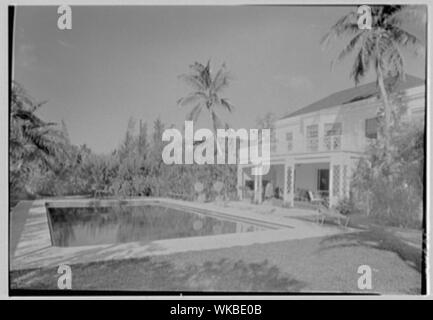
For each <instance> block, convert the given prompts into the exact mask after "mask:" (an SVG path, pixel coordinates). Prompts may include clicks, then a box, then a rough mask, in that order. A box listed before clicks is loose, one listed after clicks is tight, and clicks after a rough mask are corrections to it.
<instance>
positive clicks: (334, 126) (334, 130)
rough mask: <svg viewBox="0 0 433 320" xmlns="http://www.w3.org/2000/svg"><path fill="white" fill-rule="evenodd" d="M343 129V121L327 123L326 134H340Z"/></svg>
mask: <svg viewBox="0 0 433 320" xmlns="http://www.w3.org/2000/svg"><path fill="white" fill-rule="evenodd" d="M342 131H343V130H342V126H341V122H335V123H327V124H325V136H339V135H341V133H342Z"/></svg>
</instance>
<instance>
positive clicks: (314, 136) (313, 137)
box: [307, 124, 319, 151]
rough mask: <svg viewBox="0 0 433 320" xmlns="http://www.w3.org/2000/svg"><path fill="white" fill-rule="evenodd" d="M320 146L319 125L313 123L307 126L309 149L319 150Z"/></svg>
mask: <svg viewBox="0 0 433 320" xmlns="http://www.w3.org/2000/svg"><path fill="white" fill-rule="evenodd" d="M318 148H319V126H318V125H317V124H313V125H310V126H307V149H308V150H310V151H317V149H318Z"/></svg>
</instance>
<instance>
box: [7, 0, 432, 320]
mask: <svg viewBox="0 0 433 320" xmlns="http://www.w3.org/2000/svg"><path fill="white" fill-rule="evenodd" d="M5 8H6V9H7V11H8V12H7V15H6V16H7V17H8V27H9V29H8V32H6V30H3V32H4V34H5V36H6V34H7V36H6V38H8V43H9V47H8V49H6V48H3V50H2V51H3V53H4V55H5V56H6V57H7V58H8V61H9V63H8V67H9V68H8V72H9V74H8V81H9V82H8V83H7V84H6V83H3V84H2V85H4V86H5V88H7V90H9V92H8V93H6V94H7V96H6V97H5V98H8V108H6V107H5V106H4V107H3V108H4V109H5V112H4V114H6V112H7V114H8V118H2V126H3V124H4V127H5V130H4V131H5V134H6V135H7V138H5V139H4V140H5V141H7V142H6V145H5V146H3V147H4V149H3V150H4V152H3V153H4V154H6V152H7V154H8V156H7V157H8V159H7V161H8V162H7V163H6V164H5V165H6V166H5V168H4V169H5V172H6V170H7V172H6V173H5V177H7V179H6V180H7V181H8V182H7V185H6V182H5V187H7V188H8V192H6V191H5V190H6V189H5V190H2V193H4V196H5V199H6V198H7V197H8V205H6V204H5V205H4V206H3V210H2V211H6V210H7V211H8V212H7V213H6V212H3V213H4V214H3V216H4V217H5V219H6V216H7V222H6V220H5V223H6V224H5V226H4V230H3V228H2V233H4V234H7V235H8V243H7V244H4V246H5V247H6V252H8V256H7V257H6V256H5V257H4V258H5V259H4V260H5V263H7V264H8V266H7V269H6V270H7V273H8V284H7V287H8V288H7V289H6V291H7V292H8V293H7V294H8V295H9V296H12V297H13V296H22V295H26V296H29V295H30V296H38V297H40V296H57V295H59V296H65V295H68V293H70V294H74V293H75V294H78V293H79V295H80V296H86V295H89V296H95V295H96V296H98V295H114V296H119V295H120V296H122V295H125V296H128V295H136V296H147V297H151V298H152V297H158V296H167V295H168V296H171V297H172V298H173V297H176V296H188V295H191V296H195V297H199V296H212V295H215V296H219V297H221V296H223V297H226V298H230V297H231V296H240V295H242V296H246V297H248V296H253V295H254V296H257V295H259V296H276V297H280V298H284V297H289V296H300V297H302V296H311V295H321V296H323V295H325V296H326V295H333V296H335V295H336V296H340V295H341V296H348V295H351V296H352V295H355V296H374V297H376V296H382V297H383V296H385V297H386V296H397V297H414V296H415V297H416V296H425V295H427V294H429V290H428V284H429V279H430V275H429V274H428V246H427V239H428V238H427V234H428V232H429V225H428V221H429V218H430V217H428V201H427V195H428V190H427V186H428V182H427V181H428V176H427V175H426V172H427V166H428V163H427V162H428V161H426V160H427V159H426V158H427V157H429V155H428V153H427V145H428V135H427V131H428V129H427V128H428V122H429V118H428V112H427V110H428V108H427V107H428V102H429V101H430V97H429V95H430V91H429V90H428V88H429V85H430V84H429V83H428V81H429V74H428V73H429V72H430V71H429V70H430V69H429V65H430V59H429V55H428V53H429V50H430V49H431V48H429V41H428V40H429V37H431V35H430V36H429V35H428V31H431V30H428V25H429V22H430V21H429V18H430V17H428V13H429V11H430V12H431V9H432V7H431V5H428V4H427V3H424V4H423V3H422V2H419V3H417V4H412V3H410V2H408V3H407V4H402V3H398V4H393V3H387V2H386V3H382V4H374V3H371V2H369V3H366V4H362V3H361V2H358V1H345V2H344V3H343V2H340V3H338V4H334V3H332V2H329V3H327V2H321V3H320V4H319V3H315V4H314V3H313V4H302V3H295V2H293V3H291V2H287V3H285V4H283V3H280V4H278V5H272V4H266V3H261V4H256V3H251V4H236V3H235V4H234V5H229V4H224V5H217V4H212V5H209V4H206V5H204V4H203V5H200V4H199V3H194V5H189V4H187V3H180V2H179V3H178V4H170V5H161V6H160V5H154V4H152V5H150V4H139V3H136V2H135V3H131V4H127V3H123V2H120V1H119V3H118V4H96V3H95V4H92V5H83V4H80V5H78V4H77V5H74V4H73V3H71V4H70V5H67V4H64V3H59V4H56V5H54V4H52V3H50V4H47V5H42V4H37V5H36V4H28V3H26V4H25V5H24V4H23V5H21V4H12V3H10V4H9V5H8V6H7V7H5ZM5 101H6V99H5ZM6 109H7V111H6ZM6 125H8V129H6ZM5 157H6V156H5ZM2 169H3V168H2ZM6 200H7V199H6ZM173 306H174V307H173V309H172V310H171V311H170V314H171V315H188V312H192V313H194V312H195V313H194V315H195V317H200V316H202V312H206V310H201V309H200V308H198V309H194V310H193V309H188V308H186V307H182V306H181V305H177V304H175V303H173ZM230 310H231V309H230ZM236 310H238V311H237V312H238V313H239V314H243V313H241V309H239V307H238V309H236V308H235V311H236ZM208 311H209V310H208ZM220 311H221V313H224V310H223V309H221V310H220ZM232 311H233V310H232ZM242 312H245V313H246V314H256V315H257V314H260V312H261V308H260V304H253V305H250V306H247V307H246V309H245V310H244V309H242ZM215 313H217V314H218V310H215ZM203 317H204V315H203Z"/></svg>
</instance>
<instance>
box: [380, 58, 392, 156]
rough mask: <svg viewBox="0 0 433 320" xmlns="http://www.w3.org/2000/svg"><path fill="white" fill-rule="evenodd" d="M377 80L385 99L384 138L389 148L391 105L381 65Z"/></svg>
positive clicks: (386, 146)
mask: <svg viewBox="0 0 433 320" xmlns="http://www.w3.org/2000/svg"><path fill="white" fill-rule="evenodd" d="M377 81H378V83H379V89H380V94H381V96H382V100H383V107H384V111H385V128H384V133H383V134H384V138H385V148H386V150H388V147H389V140H390V138H391V137H390V127H391V105H390V104H389V100H388V93H387V92H386V88H385V81H384V79H383V73H382V68H381V67H380V66H379V68H378V69H377Z"/></svg>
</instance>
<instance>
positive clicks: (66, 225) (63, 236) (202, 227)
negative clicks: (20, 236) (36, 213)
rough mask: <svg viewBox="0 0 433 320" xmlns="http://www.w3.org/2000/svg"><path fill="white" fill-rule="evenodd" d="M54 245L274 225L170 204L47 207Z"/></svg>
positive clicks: (260, 228) (251, 229)
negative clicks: (184, 208) (195, 210)
mask: <svg viewBox="0 0 433 320" xmlns="http://www.w3.org/2000/svg"><path fill="white" fill-rule="evenodd" d="M47 213H48V221H49V225H50V236H51V242H52V245H53V246H58V247H77V246H90V245H99V244H119V243H128V242H137V241H138V242H140V243H143V244H146V243H150V242H152V241H154V240H161V239H175V238H187V237H203V236H209V235H219V234H230V233H244V232H255V231H265V230H270V229H273V228H272V227H268V226H263V224H255V223H251V222H246V221H239V220H234V219H230V218H228V217H221V216H218V215H209V214H207V213H206V214H205V213H200V212H192V210H182V209H177V208H172V207H170V206H166V205H163V204H159V203H152V204H146V205H140V206H128V205H126V206H125V205H118V206H94V207H47Z"/></svg>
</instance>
